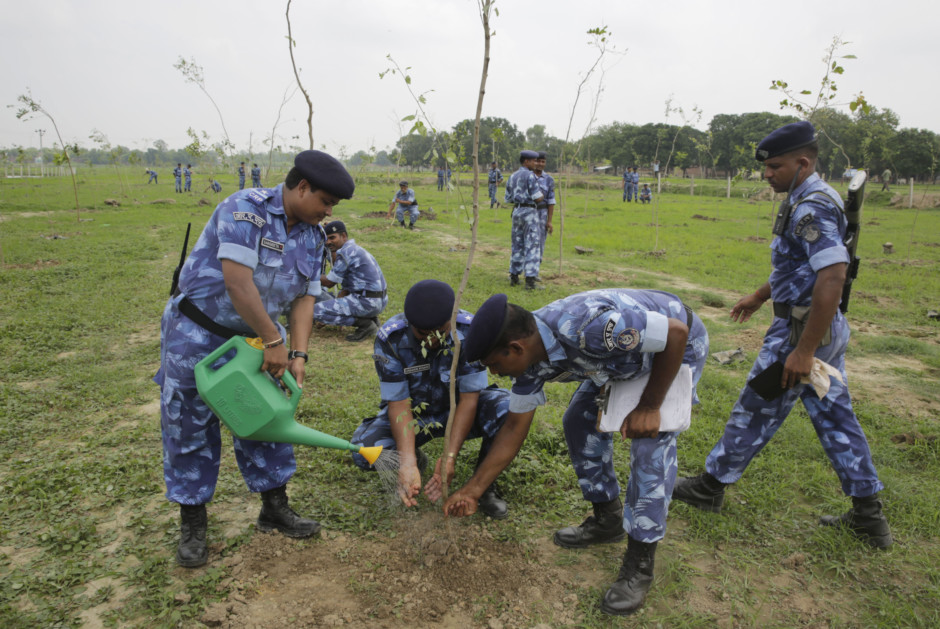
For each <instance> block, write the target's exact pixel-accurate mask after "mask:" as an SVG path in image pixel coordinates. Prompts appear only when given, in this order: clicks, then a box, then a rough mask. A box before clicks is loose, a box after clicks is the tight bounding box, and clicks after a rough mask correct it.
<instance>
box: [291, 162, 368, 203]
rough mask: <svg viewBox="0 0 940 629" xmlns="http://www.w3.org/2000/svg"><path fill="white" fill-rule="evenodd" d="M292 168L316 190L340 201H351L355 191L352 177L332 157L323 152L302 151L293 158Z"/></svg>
mask: <svg viewBox="0 0 940 629" xmlns="http://www.w3.org/2000/svg"><path fill="white" fill-rule="evenodd" d="M294 167H295V168H296V169H297V170H299V171H300V174H301V175H303V178H304V179H306V180H307V181H309V182H310V184H311V185H312V186H313V187H315V188H317V189H318V190H325V191H326V192H328V193H329V194H332V195H334V196H337V197H339V198H340V199H351V198H352V195H353V192H355V190H356V184H355V182H354V181H353V178H352V175H350V174H349V172H348V171H347V170H346V168H345V167H344V166H343V165H342V163H340V161H339V160H338V159H336V158H335V157H333V156H332V155H327V154H326V153H324V152H323V151H302V152H300V153H298V154H297V157H295V158H294Z"/></svg>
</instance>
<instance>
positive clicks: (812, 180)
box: [705, 173, 884, 498]
mask: <svg viewBox="0 0 940 629" xmlns="http://www.w3.org/2000/svg"><path fill="white" fill-rule="evenodd" d="M787 200H788V201H789V202H791V203H793V205H794V209H793V211H792V214H791V216H790V220H789V222H788V224H787V227H786V230H785V232H784V233H783V234H782V235H780V236H776V237H775V238H774V240H773V242H772V243H771V245H770V248H771V263H772V264H773V271H772V272H771V274H770V280H769V281H770V293H771V299H773V301H774V302H775V303H776V304H787V305H789V306H805V305H808V304H809V303H810V299H811V297H812V294H813V287H814V286H815V284H816V273H818V272H819V271H820V270H821V269H824V268H826V267H828V266H831V265H833V264H839V263H842V262H845V263H847V262H848V261H849V255H848V251H847V250H846V248H845V245H843V244H842V239H843V236H844V235H845V230H846V227H847V222H846V218H845V215H844V214H843V212H842V200H841V199H840V197H839V195H838V193H836V191H835V190H833V189H832V188H831V187H830V186H829V185H828V184H826V183H825V182H824V181H823V180H822V179H820V178H819V176H818V175H816V174H815V173H813V174H812V175H810V176H809V177H807V178H806V180H805V181H804V182H803V183H802V184H800V185H799V186H798V187H797V188H796V189H795V190H794V191H793V193H792V194H791V195H790V196H789V197H788V199H787ZM788 324H789V321H788V320H787V319H782V318H780V317H774V320H773V323H771V325H770V329H768V330H767V333H766V335H765V336H764V344H763V346H762V347H761V350H760V353H759V354H758V356H757V360H756V361H755V362H754V366H753V367H752V368H751V372H750V374H749V375H748V380H750V379H751V378H753V377H754V376H755V375H757V374H758V373H760V372H762V371H763V370H764V369H766V368H767V367H769V366H770V365H771V364H772V363H774V362H775V361H778V360H779V361H781V362H786V358H787V355H789V354H790V352H791V351H793V349H794V345H791V344H790V342H789V336H790V330H789V325H788ZM830 333H831V335H832V340H831V341H830V342H829V343H828V344H826V345H821V346H820V347H819V348H818V349H817V350H816V353H815V355H816V357H817V358H819V359H820V360H822V361H823V362H825V363H828V364H830V365H832V366H833V367H835V368H836V369H838V370H839V371H840V372H841V374H842V378H843V380H844V382H845V383H848V379H847V377H846V373H845V348H846V346H847V345H848V342H849V326H848V323H847V322H846V320H845V317H844V316H843V315H842V313H841V312H838V311H837V312H836V315H835V317H834V318H833V320H832V323H831V325H830ZM797 398H800V399H801V400H802V401H803V406H804V407H805V408H806V412H807V413H809V416H810V420H811V421H812V422H813V427H814V428H815V429H816V435H817V436H818V437H819V441H820V443H821V444H822V447H823V449H824V450H825V451H826V455H827V456H828V457H829V461H830V463H831V464H832V467H833V468H834V469H835V472H836V474H837V475H838V476H839V480H840V481H841V484H842V491H843V492H845V493H846V494H847V495H849V496H855V497H859V498H863V497H866V496H871V495H872V494H875V493H877V492H879V491H881V489H883V488H884V485H883V484H882V483H881V481H880V480H878V473H877V471H876V470H875V465H874V463H873V462H872V458H871V451H870V450H869V447H868V440H867V439H866V438H865V433H864V432H863V431H862V427H861V425H860V424H859V422H858V418H857V417H856V416H855V413H854V411H853V410H852V400H851V398H850V397H849V390H848V387H847V384H842V383H839V382H838V381H837V380H836V379H835V378H832V379H830V388H829V393H828V394H827V395H826V397H824V398H823V399H819V398H818V397H817V396H816V392H815V390H814V389H813V387H812V386H810V385H807V384H798V385H796V386H795V387H793V388H791V389H789V390H788V391H787V392H786V393H784V394H783V395H782V396H781V397H778V398H777V399H776V400H773V401H769V402H768V401H767V400H765V399H763V398H762V397H760V396H759V395H757V393H755V392H754V391H753V390H752V389H751V388H750V387H747V386H745V387H744V388H743V389H742V390H741V394H740V397H739V398H738V401H737V402H736V403H735V405H734V408H733V409H732V411H731V417H730V419H729V420H728V423H727V425H726V426H725V431H724V434H722V436H721V439H720V440H719V441H718V443H717V444H716V445H715V447H714V448H713V449H712V451H711V453H710V454H709V455H708V458H707V459H706V462H705V469H706V470H707V471H708V473H709V474H711V475H712V476H714V477H715V478H717V479H718V480H720V481H721V482H722V483H733V482H735V481H737V480H738V479H739V478H741V475H742V474H743V473H744V470H745V468H746V467H747V465H748V463H750V462H751V459H753V458H754V457H755V456H756V455H757V453H758V452H760V451H761V449H762V448H763V447H764V446H765V445H767V442H768V441H770V439H771V438H772V437H773V436H774V433H776V432H777V429H778V428H780V425H781V424H782V423H783V421H784V420H785V419H786V417H787V415H788V414H789V412H790V409H792V408H793V405H794V404H795V403H796V400H797Z"/></svg>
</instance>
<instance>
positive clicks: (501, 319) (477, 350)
mask: <svg viewBox="0 0 940 629" xmlns="http://www.w3.org/2000/svg"><path fill="white" fill-rule="evenodd" d="M508 311H509V298H508V297H506V295H504V294H503V293H499V294H497V295H493V296H492V297H490V298H489V299H487V300H486V301H484V302H483V305H482V306H480V308H479V309H478V310H477V313H476V314H475V315H473V321H471V322H470V330H469V331H468V332H467V338H466V339H464V342H463V351H464V357H465V358H466V359H467V361H468V362H471V363H472V362H473V361H475V360H480V359H481V358H486V357H487V356H488V355H489V353H490V352H492V351H493V346H494V345H496V341H498V340H499V337H500V336H502V334H503V331H504V330H505V329H506V313H507V312H508Z"/></svg>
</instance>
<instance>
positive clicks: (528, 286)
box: [525, 277, 545, 290]
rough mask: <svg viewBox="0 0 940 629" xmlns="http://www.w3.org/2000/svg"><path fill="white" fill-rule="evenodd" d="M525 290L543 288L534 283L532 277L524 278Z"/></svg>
mask: <svg viewBox="0 0 940 629" xmlns="http://www.w3.org/2000/svg"><path fill="white" fill-rule="evenodd" d="M525 289H526V290H544V289H545V287H544V286H539V285H537V284H536V283H535V278H534V277H527V278H525Z"/></svg>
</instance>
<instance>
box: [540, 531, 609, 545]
mask: <svg viewBox="0 0 940 629" xmlns="http://www.w3.org/2000/svg"><path fill="white" fill-rule="evenodd" d="M626 537H627V532H626V531H624V532H623V533H621V534H620V535H615V536H614V537H610V538H608V539H603V540H598V541H596V542H587V543H583V542H582V543H579V544H569V543H568V542H565V541H562V540H560V539H558V533H555V534H554V535H552V541H553V542H555V545H556V546H561V547H562V548H571V549H577V548H589V547H591V546H597V545H598V544H616V543H617V542H622V541H623V540H624V539H626Z"/></svg>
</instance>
